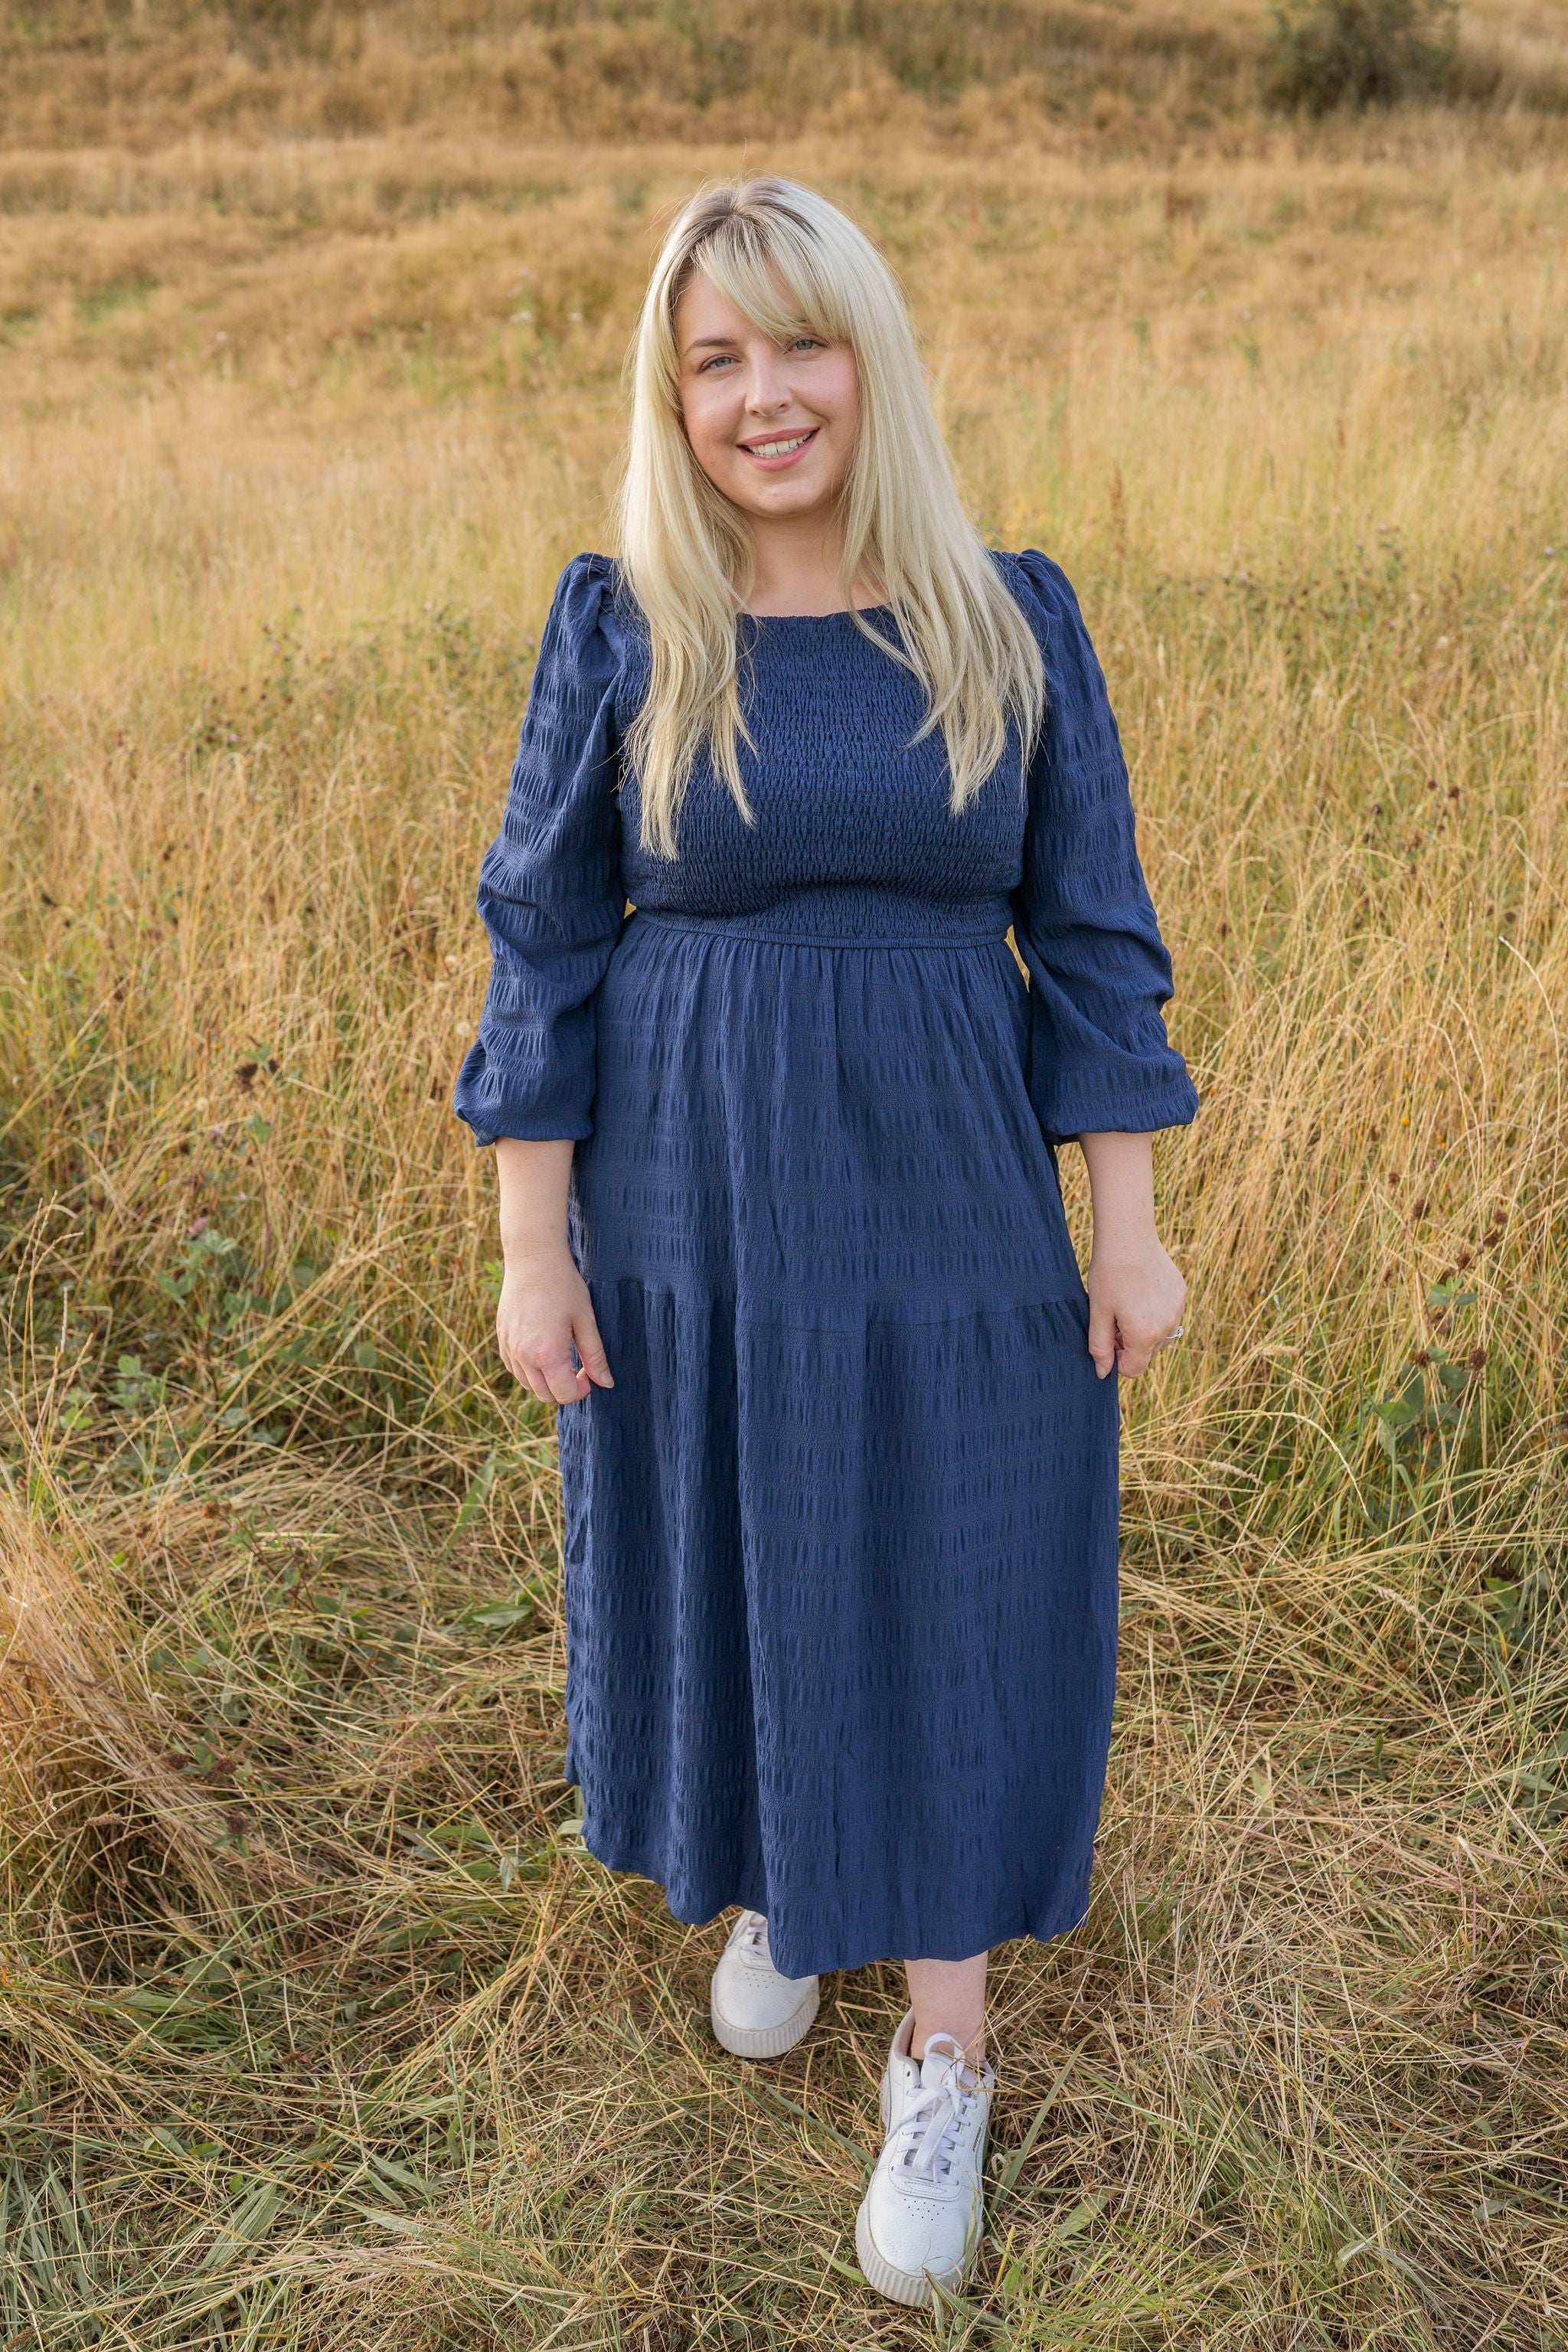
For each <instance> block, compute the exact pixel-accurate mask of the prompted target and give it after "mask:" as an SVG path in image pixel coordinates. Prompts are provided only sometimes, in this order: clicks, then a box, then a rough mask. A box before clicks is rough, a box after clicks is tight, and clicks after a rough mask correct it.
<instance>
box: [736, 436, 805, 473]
mask: <svg viewBox="0 0 1568 2352" xmlns="http://www.w3.org/2000/svg"><path fill="white" fill-rule="evenodd" d="M820 431H821V427H820V425H812V427H811V429H810V430H809V432H805V433H772V434H770V435H769V436H768V437H767V439H766V440H765V441H763V440H757V441H741V442H738V443H737V444H736V446H737V447H738V448H739V449H740V450H741V451H742V455H744V456H745V457H750V458H751V460H752V464H753V465H756V466H761V467H763V468H764V470H765V471H766V472H768V473H770V474H776V473H778V472H779V471H780V470H781V469H782V468H783V467H785V466H793V465H794V464H795V459H796V458H797V457H799V456H800V455H801V453H802V451H803V450H805V449H808V448H809V447H810V446H811V444H812V443H813V442H814V441H815V440H816V436H817V434H818V433H819V432H820Z"/></svg>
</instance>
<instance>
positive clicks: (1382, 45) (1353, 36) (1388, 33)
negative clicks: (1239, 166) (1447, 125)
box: [1264, 0, 1459, 114]
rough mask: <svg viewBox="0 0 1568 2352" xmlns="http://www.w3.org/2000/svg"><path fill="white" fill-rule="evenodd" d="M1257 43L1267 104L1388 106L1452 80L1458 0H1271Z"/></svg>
mask: <svg viewBox="0 0 1568 2352" xmlns="http://www.w3.org/2000/svg"><path fill="white" fill-rule="evenodd" d="M1272 13H1273V17H1274V24H1273V28H1272V30H1271V31H1270V33H1269V35H1268V40H1267V42H1266V45H1265V49H1264V88H1265V92H1266V95H1267V96H1268V100H1269V101H1270V102H1271V103H1272V104H1273V105H1275V106H1280V107H1291V108H1300V109H1302V110H1304V111H1305V112H1307V113H1309V114H1327V113H1328V112H1329V111H1330V110H1331V108H1333V107H1336V106H1343V107H1354V108H1358V109H1359V108H1362V107H1367V106H1391V105H1393V104H1394V102H1395V100H1399V99H1402V98H1415V97H1422V96H1433V95H1436V94H1438V93H1441V92H1444V91H1447V90H1448V89H1451V88H1452V87H1453V82H1454V69H1455V53H1456V48H1457V46H1458V16H1459V12H1458V0H1279V5H1276V6H1275V8H1274V10H1273V12H1272Z"/></svg>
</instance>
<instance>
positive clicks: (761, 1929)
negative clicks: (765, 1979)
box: [739, 1911, 773, 1968]
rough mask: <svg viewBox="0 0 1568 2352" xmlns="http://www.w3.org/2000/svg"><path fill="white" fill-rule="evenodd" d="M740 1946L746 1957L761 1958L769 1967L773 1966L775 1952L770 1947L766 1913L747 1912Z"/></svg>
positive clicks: (743, 1955)
mask: <svg viewBox="0 0 1568 2352" xmlns="http://www.w3.org/2000/svg"><path fill="white" fill-rule="evenodd" d="M739 1948H740V1951H741V1953H742V1957H743V1958H746V1959H752V1960H760V1961H762V1962H763V1964H764V1965H765V1966H767V1967H768V1968H771V1967H772V1966H773V1954H772V1953H771V1952H770V1951H769V1949H768V1923H767V1917H766V1915H765V1914H764V1913H763V1912H761V1911H748V1912H747V1914H746V1917H745V1924H744V1925H743V1927H742V1929H741V1937H740V1946H739Z"/></svg>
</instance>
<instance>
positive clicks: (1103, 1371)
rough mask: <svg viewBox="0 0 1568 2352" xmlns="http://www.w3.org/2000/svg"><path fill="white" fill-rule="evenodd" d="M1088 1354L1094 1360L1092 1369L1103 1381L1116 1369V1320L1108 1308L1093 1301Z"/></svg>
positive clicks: (1090, 1309) (1090, 1312) (1090, 1307)
mask: <svg viewBox="0 0 1568 2352" xmlns="http://www.w3.org/2000/svg"><path fill="white" fill-rule="evenodd" d="M1089 1354H1090V1355H1091V1356H1092V1357H1093V1358H1094V1369H1095V1370H1096V1371H1097V1372H1098V1373H1099V1374H1100V1379H1101V1380H1104V1379H1105V1377H1106V1376H1107V1374H1108V1373H1110V1372H1111V1371H1113V1370H1115V1367H1116V1318H1115V1316H1114V1315H1113V1314H1112V1313H1111V1311H1110V1307H1100V1306H1098V1305H1096V1304H1095V1303H1094V1302H1093V1301H1091V1302H1090V1304H1089Z"/></svg>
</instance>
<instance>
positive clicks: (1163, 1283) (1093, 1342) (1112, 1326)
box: [1087, 1235, 1187, 1381]
mask: <svg viewBox="0 0 1568 2352" xmlns="http://www.w3.org/2000/svg"><path fill="white" fill-rule="evenodd" d="M1087 1287H1088V1290H1089V1354H1090V1355H1091V1356H1092V1357H1093V1358H1094V1369H1095V1370H1096V1371H1097V1372H1098V1373H1099V1374H1100V1379H1101V1380H1104V1379H1105V1378H1106V1376H1107V1374H1108V1373H1109V1372H1110V1370H1112V1369H1113V1368H1114V1370H1116V1371H1118V1372H1119V1373H1120V1374H1121V1378H1122V1379H1123V1380H1124V1381H1134V1380H1136V1379H1137V1377H1138V1375H1139V1373H1140V1372H1142V1371H1146V1370H1148V1368H1149V1361H1150V1359H1151V1358H1152V1355H1153V1354H1154V1352H1155V1350H1156V1349H1159V1348H1163V1346H1164V1344H1165V1342H1166V1340H1167V1339H1174V1337H1175V1336H1176V1333H1177V1331H1178V1329H1179V1328H1180V1327H1181V1320H1182V1312H1183V1309H1184V1307H1185V1306H1186V1303H1187V1286H1186V1284H1185V1283H1184V1281H1183V1280H1182V1277H1181V1274H1180V1272H1179V1271H1178V1269H1177V1267H1176V1266H1175V1265H1174V1264H1173V1261H1172V1259H1171V1258H1170V1256H1169V1255H1167V1253H1166V1251H1165V1250H1164V1248H1163V1246H1162V1244H1161V1243H1160V1242H1159V1241H1158V1240H1157V1239H1155V1238H1154V1237H1153V1236H1152V1235H1151V1236H1150V1238H1149V1239H1148V1240H1147V1241H1145V1242H1143V1243H1142V1244H1139V1245H1138V1246H1137V1247H1135V1248H1133V1249H1131V1250H1118V1251H1117V1252H1116V1253H1115V1254H1114V1255H1106V1256H1104V1257H1102V1256H1101V1255H1100V1252H1099V1250H1098V1249H1097V1250H1096V1251H1095V1254H1094V1255H1093V1256H1092V1257H1091V1258H1090V1260H1089V1276H1088V1283H1087Z"/></svg>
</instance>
